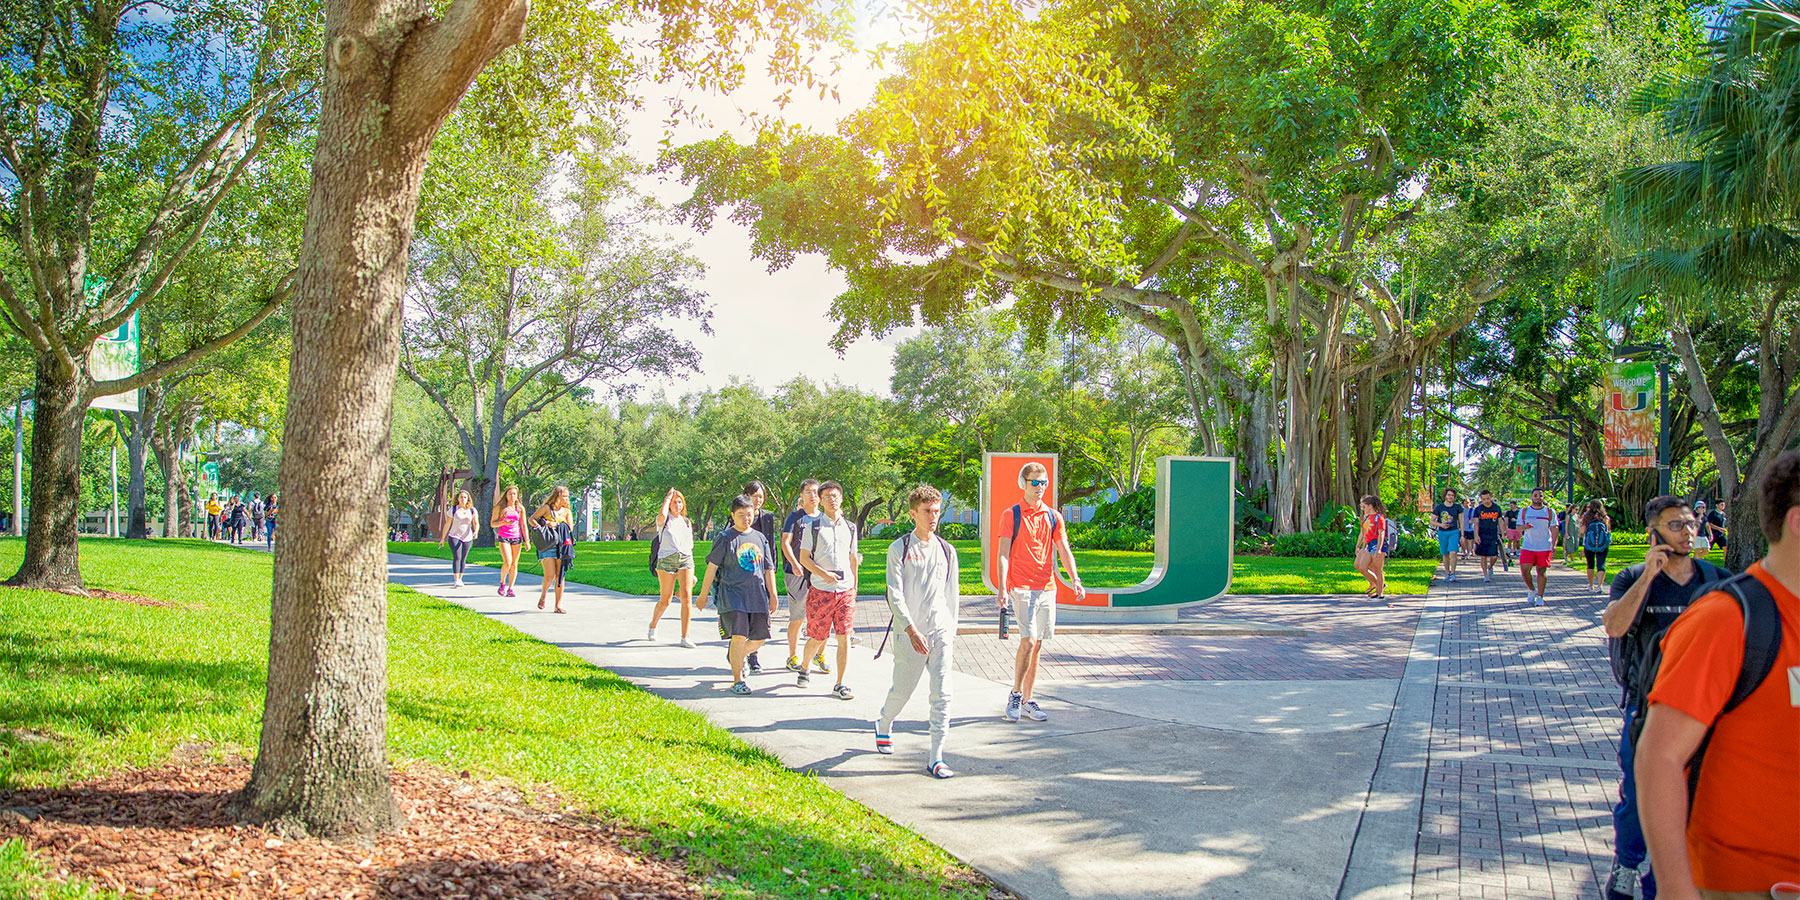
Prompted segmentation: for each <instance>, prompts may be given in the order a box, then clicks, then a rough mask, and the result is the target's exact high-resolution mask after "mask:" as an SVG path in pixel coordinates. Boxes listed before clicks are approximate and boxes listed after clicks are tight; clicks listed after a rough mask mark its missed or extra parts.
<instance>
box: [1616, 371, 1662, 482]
mask: <svg viewBox="0 0 1800 900" xmlns="http://www.w3.org/2000/svg"><path fill="white" fill-rule="evenodd" d="M1603 419H1604V424H1605V426H1606V429H1605V430H1606V467H1607V468H1609V469H1653V468H1655V467H1656V431H1657V424H1658V423H1657V420H1656V364H1655V363H1650V362H1622V363H1616V364H1614V365H1613V367H1612V370H1611V371H1610V372H1608V373H1607V384H1606V409H1605V410H1604V414H1603Z"/></svg>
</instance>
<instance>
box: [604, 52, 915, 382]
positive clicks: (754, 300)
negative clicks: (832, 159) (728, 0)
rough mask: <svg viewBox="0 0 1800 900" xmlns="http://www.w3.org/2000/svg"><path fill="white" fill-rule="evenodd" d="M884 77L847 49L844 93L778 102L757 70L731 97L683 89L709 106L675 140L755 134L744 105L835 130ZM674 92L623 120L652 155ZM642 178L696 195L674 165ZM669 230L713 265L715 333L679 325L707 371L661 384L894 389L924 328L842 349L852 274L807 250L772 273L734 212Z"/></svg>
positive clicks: (705, 285) (669, 191)
mask: <svg viewBox="0 0 1800 900" xmlns="http://www.w3.org/2000/svg"><path fill="white" fill-rule="evenodd" d="M900 37H901V33H900V32H899V30H898V26H895V25H893V24H885V25H881V26H878V27H874V26H871V25H870V24H869V23H868V21H867V19H866V18H865V21H864V22H863V24H862V25H861V26H860V29H859V34H858V37H857V39H858V41H859V43H862V44H863V45H864V46H868V45H870V44H872V43H874V42H875V41H878V40H897V39H899V38H900ZM881 76H882V72H881V71H880V70H875V69H872V68H870V67H869V66H868V65H867V63H866V61H865V60H864V58H863V57H862V56H861V55H848V56H846V57H845V58H844V60H843V69H842V71H841V72H840V73H839V74H838V75H837V76H836V80H835V86H836V87H837V90H838V95H839V98H840V99H839V100H833V99H831V98H830V97H826V98H824V99H820V98H818V97H816V96H812V97H808V96H803V95H804V92H803V91H796V92H795V99H794V101H793V102H791V103H790V104H789V105H788V107H787V108H786V109H785V110H777V108H776V106H775V104H774V102H773V98H774V97H775V96H776V94H777V93H778V91H777V90H776V89H775V88H774V86H773V85H772V84H770V83H769V82H768V81H766V80H761V79H754V78H753V79H751V81H750V82H749V83H747V84H746V85H745V86H744V87H743V88H742V89H740V90H737V91H734V92H733V93H732V94H731V95H730V96H718V95H696V94H694V93H692V92H688V93H685V94H684V95H683V96H684V100H685V101H686V103H687V105H688V106H690V107H693V108H697V109H699V110H700V111H701V112H702V113H703V115H704V117H705V119H706V123H707V124H706V126H700V125H684V126H681V127H679V128H677V129H676V130H675V131H674V132H673V133H672V135H671V143H672V144H673V145H674V146H680V145H683V144H687V143H691V142H694V141H698V140H703V139H707V138H711V137H713V136H715V135H717V134H718V133H720V132H721V131H725V132H729V133H730V134H731V135H732V136H733V137H735V138H736V139H738V140H739V141H748V140H750V139H751V138H752V137H753V136H754V132H753V130H752V129H750V128H749V127H746V126H745V125H743V124H742V123H743V117H744V114H745V113H746V112H752V111H753V112H757V113H761V114H764V115H771V114H777V113H779V114H780V115H781V116H782V117H783V118H785V119H786V120H788V121H790V122H793V123H796V124H799V125H802V126H804V127H806V128H809V129H811V130H814V131H820V132H828V131H834V130H835V129H836V125H837V122H838V120H839V119H840V118H842V117H843V116H845V115H847V114H849V113H850V112H852V111H854V110H855V109H856V108H857V107H859V106H861V105H862V104H863V103H865V102H867V100H868V99H869V98H870V97H871V96H872V95H873V94H874V91H875V87H876V84H877V82H878V80H879V79H880V77H881ZM669 96H670V94H668V93H666V92H665V93H660V94H658V93H652V94H651V95H650V96H649V97H648V98H647V99H646V101H645V103H644V104H643V107H642V108H641V109H639V110H637V111H635V112H634V113H633V114H631V115H630V116H629V117H628V118H627V120H626V121H627V134H628V135H629V139H628V145H629V146H630V147H631V149H632V151H633V153H634V154H635V155H637V157H638V158H639V159H641V160H644V161H646V162H649V161H653V160H654V159H655V158H656V156H657V151H658V146H657V145H658V143H659V142H660V141H661V140H662V138H663V134H664V130H665V128H666V126H665V124H664V121H663V120H664V118H665V117H666V115H667V111H668V108H669V107H668V97H669ZM643 187H644V189H645V190H646V191H647V192H649V193H650V194H652V195H653V196H656V197H658V198H660V199H662V200H663V201H665V202H668V203H676V202H680V201H681V200H684V199H686V198H687V197H688V196H689V191H688V190H687V189H686V187H685V186H684V185H682V184H681V183H680V181H679V180H677V179H675V178H674V177H673V176H672V175H671V174H667V173H665V174H661V175H653V176H650V177H649V179H648V180H647V181H646V183H645V184H644V185H643ZM669 231H670V234H671V235H672V236H674V237H676V238H677V239H679V240H682V241H685V242H687V243H688V244H689V245H690V247H691V250H692V252H693V253H694V255H695V256H696V257H697V258H699V259H700V261H701V262H703V263H704V264H705V266H706V274H705V276H704V278H703V279H702V281H701V282H700V287H701V288H702V289H703V290H705V291H706V292H707V294H708V295H709V296H710V298H711V300H712V304H713V318H712V332H713V333H712V334H710V335H708V334H703V333H701V331H700V330H699V328H698V327H696V326H693V325H692V324H689V323H683V327H682V328H680V329H678V332H679V333H681V334H682V336H683V337H686V338H687V339H689V340H690V341H692V342H693V344H694V346H695V348H697V349H698V350H699V351H700V356H701V369H702V371H701V372H700V373H698V374H696V375H693V376H690V377H689V378H687V379H686V380H684V381H681V382H676V383H670V384H665V385H663V387H664V389H665V390H667V392H668V393H669V394H670V395H671V396H679V395H681V394H683V393H686V392H689V391H699V390H706V389H710V388H717V387H721V386H724V385H726V384H729V383H730V382H731V381H732V379H734V378H735V379H740V380H746V381H755V382H756V383H757V384H758V385H760V386H762V387H765V388H769V387H774V386H775V385H778V384H782V383H784V382H786V381H789V380H791V379H793V378H794V377H796V376H799V375H805V376H807V377H809V378H811V379H813V380H815V381H832V380H837V381H841V382H843V383H844V384H846V385H851V386H855V387H859V388H862V389H865V390H868V391H872V392H875V393H878V394H881V395H884V396H885V395H886V394H887V393H888V382H889V379H890V378H891V377H892V375H893V354H894V347H895V345H897V344H898V343H899V342H900V341H903V340H905V339H906V338H908V337H910V336H912V335H914V334H917V333H918V331H919V329H917V328H909V329H904V330H901V331H897V332H894V333H893V334H890V335H888V336H887V337H886V338H884V339H882V340H879V341H877V340H875V339H873V338H868V337H864V338H861V339H859V340H857V341H856V343H854V344H852V345H850V346H849V347H847V348H846V349H845V351H844V354H843V355H842V356H841V357H840V356H839V355H838V354H837V353H836V352H835V351H834V350H832V349H831V346H830V340H831V336H832V335H833V334H834V333H836V331H837V323H836V322H835V321H833V320H832V318H831V301H832V298H834V297H836V296H837V295H838V294H839V293H841V292H842V291H843V290H844V287H845V283H844V278H843V275H842V273H840V272H836V271H833V270H832V269H830V268H829V267H828V266H826V265H825V260H824V257H822V256H819V255H816V254H811V255H806V256H801V257H799V258H798V259H796V260H795V261H794V263H793V264H792V265H790V266H788V267H786V268H784V269H781V270H779V271H775V272H771V271H769V266H768V263H767V262H766V261H763V260H759V259H755V258H753V257H752V256H751V254H750V232H749V230H748V229H746V228H744V227H743V226H741V225H738V224H736V223H733V222H731V221H728V220H727V219H726V217H725V216H724V215H721V216H719V217H717V218H715V219H714V225H713V227H712V228H711V230H709V231H706V232H699V231H696V230H694V229H692V228H689V227H686V226H673V227H671V228H670V229H669ZM651 387H652V389H654V388H655V387H656V386H655V385H652V386H651Z"/></svg>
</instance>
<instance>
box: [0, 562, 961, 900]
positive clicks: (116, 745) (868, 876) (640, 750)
mask: <svg viewBox="0 0 1800 900" xmlns="http://www.w3.org/2000/svg"><path fill="white" fill-rule="evenodd" d="M82 544H83V547H82V550H83V553H82V568H83V575H84V577H85V578H86V580H87V584H88V585H89V586H90V587H93V588H104V589H108V590H114V591H121V592H126V593H132V594H139V595H143V596H145V597H148V598H150V599H153V600H158V601H163V602H167V603H170V604H174V605H172V606H167V607H146V606H138V605H133V604H128V603H123V602H119V601H115V600H100V599H87V598H80V597H73V596H68V595H63V594H56V593H50V592H45V591H24V590H16V589H10V588H0V721H3V722H6V723H7V726H8V727H7V728H6V729H0V790H3V789H6V788H10V787H24V786H55V785H66V784H69V783H72V782H75V781H79V780H82V779H84V778H86V777H91V776H93V775H97V774H100V773H102V772H106V771H111V770H113V769H117V768H119V767H122V766H139V767H145V766H154V765H160V764H164V763H166V762H167V761H168V760H169V758H170V755H171V753H172V752H173V751H174V750H175V748H176V747H177V746H179V745H181V744H184V743H201V744H207V745H211V746H213V747H215V748H218V750H219V752H221V753H238V754H242V755H245V756H250V755H252V754H253V753H254V748H255V744H256V738H257V732H258V727H259V719H260V716H261V705H262V691H263V686H264V683H265V681H266V668H265V667H266V665H267V659H266V655H267V652H268V650H267V648H268V614H269V612H268V610H269V603H268V592H269V578H270V567H271V563H272V560H271V558H270V557H269V556H268V555H266V554H263V553H256V552H248V551H242V550H236V549H233V548H230V547H227V546H219V545H212V544H209V543H207V542H203V541H184V540H156V541H126V540H96V539H88V540H83V542H82ZM21 549H22V542H20V541H17V540H0V567H4V566H12V565H17V561H18V558H19V555H20V552H21ZM388 597H389V652H388V656H389V692H388V712H389V727H388V746H389V754H390V758H391V759H392V760H393V762H394V764H395V765H396V766H403V765H405V764H406V763H407V762H408V761H411V760H415V759H417V760H427V761H430V762H432V763H434V764H437V765H440V766H443V767H445V768H448V769H452V770H455V769H468V770H471V771H472V772H474V773H476V774H478V775H479V776H481V777H483V778H492V779H503V780H510V781H512V782H515V783H517V784H520V785H522V786H527V789H528V786H529V785H533V784H547V785H553V786H554V787H555V788H556V790H557V792H558V793H559V794H560V795H561V796H562V797H564V798H565V799H568V800H570V801H572V802H576V803H578V804H581V805H583V806H585V807H587V808H588V809H589V810H591V811H592V812H593V813H595V814H597V815H601V816H604V817H608V818H611V819H614V820H617V821H620V822H622V823H624V824H626V825H629V826H631V827H632V828H635V829H637V830H640V831H643V832H644V833H645V834H647V835H648V837H647V838H646V840H645V846H643V847H641V848H640V849H642V850H644V851H645V852H651V853H656V854H658V855H661V856H664V857H670V858H677V859H680V860H683V861H684V862H685V864H686V865H687V867H688V869H689V871H691V872H692V873H693V874H694V876H695V878H696V879H697V880H705V879H707V878H712V877H720V878H722V877H724V876H730V878H731V879H732V880H734V881H735V886H736V887H735V888H730V889H731V890H735V889H737V888H741V889H745V890H748V891H751V892H755V893H756V894H757V895H760V896H770V897H791V898H796V900H797V898H801V897H805V898H809V900H814V898H840V900H849V898H866V897H872V896H875V895H879V896H880V897H882V898H892V900H902V898H918V900H923V898H938V897H967V898H981V897H985V896H986V894H987V889H988V888H987V882H986V880H985V879H983V878H981V877H979V876H978V875H977V874H976V873H974V871H973V870H972V869H969V868H968V867H967V866H966V865H964V864H962V863H961V862H959V861H957V860H955V859H954V858H953V857H951V856H950V855H949V854H947V853H945V852H944V851H943V850H942V849H940V848H938V847H936V846H935V845H933V844H931V843H930V842H929V841H927V840H925V838H923V837H922V836H920V835H919V834H918V833H916V832H914V831H912V830H911V829H908V828H904V827H902V826H900V825H897V824H895V823H893V822H891V821H889V820H888V819H886V818H884V817H882V816H881V815H879V814H877V813H875V812H873V811H871V810H869V809H868V808H867V807H864V806H862V805H860V804H858V803H856V802H855V801H853V800H851V799H849V798H848V797H845V796H844V795H843V794H841V793H838V792H837V791H836V790H834V789H832V788H830V787H829V786H827V785H826V784H825V783H824V782H822V781H821V780H820V779H818V778H817V777H815V776H812V775H805V774H801V773H797V772H794V771H791V770H789V769H787V768H786V767H784V766H782V764H781V763H780V761H779V760H777V759H776V758H775V757H774V756H773V755H772V754H770V753H768V752H766V751H763V750H761V749H758V748H756V747H753V746H751V745H750V744H748V743H745V742H744V741H742V740H741V739H739V738H738V737H736V736H735V735H733V734H731V733H730V732H728V731H726V730H724V729H722V728H719V727H717V726H715V725H712V724H711V723H709V722H707V721H706V720H705V719H704V718H703V717H702V716H701V715H699V714H698V713H695V712H692V711H689V710H686V709H683V708H681V707H679V706H676V705H675V704H673V703H670V702H668V701H665V700H662V699H660V698H658V697H656V696H654V695H652V694H650V693H649V692H647V691H644V690H642V689H640V688H638V687H637V686H636V685H633V684H631V683H630V682H628V681H625V680H624V679H622V678H620V677H619V676H617V675H614V674H613V673H611V672H608V671H606V670H604V669H599V668H595V667H593V666H591V665H589V664H587V663H585V662H583V661H581V660H579V659H577V658H575V657H574V656H571V655H569V654H567V653H565V652H563V651H562V650H560V649H558V648H556V647H554V646H551V645H549V644H546V643H543V642H541V641H538V640H536V639H533V638H530V637H527V636H525V635H523V634H520V633H519V632H517V631H514V630H513V629H511V628H509V627H507V626H504V625H501V624H497V623H495V622H493V621H491V620H489V619H487V618H484V617H483V616H481V615H479V614H477V613H474V612H472V611H469V610H467V609H464V608H462V607H460V606H457V605H455V604H451V603H447V602H444V601H440V600H437V599H435V598H432V597H429V596H426V595H424V594H420V593H417V592H414V591H412V590H410V589H407V588H405V587H401V586H391V587H390V590H389V594H388ZM20 730H23V731H25V732H29V735H27V736H28V737H29V738H30V739H29V740H23V739H21V731H20ZM45 738H48V739H49V740H45ZM920 778H921V781H922V782H923V781H924V779H925V776H924V775H923V774H922V773H921V775H920ZM923 786H924V785H922V787H923ZM802 873H804V874H802ZM729 884H730V882H726V881H715V882H713V887H714V888H719V889H726V888H727V886H728V885H729ZM5 889H6V886H5V882H4V881H0V894H4V892H5ZM23 896H32V895H31V894H23Z"/></svg>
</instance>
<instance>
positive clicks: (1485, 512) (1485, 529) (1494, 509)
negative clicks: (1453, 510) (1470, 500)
mask: <svg viewBox="0 0 1800 900" xmlns="http://www.w3.org/2000/svg"><path fill="white" fill-rule="evenodd" d="M1503 516H1504V511H1503V510H1502V509H1500V507H1498V506H1476V507H1475V508H1474V509H1473V510H1472V511H1470V513H1469V518H1470V519H1471V520H1472V521H1473V522H1474V524H1475V538H1476V540H1479V541H1481V542H1483V543H1486V542H1488V541H1497V540H1500V519H1501V518H1502V517H1503Z"/></svg>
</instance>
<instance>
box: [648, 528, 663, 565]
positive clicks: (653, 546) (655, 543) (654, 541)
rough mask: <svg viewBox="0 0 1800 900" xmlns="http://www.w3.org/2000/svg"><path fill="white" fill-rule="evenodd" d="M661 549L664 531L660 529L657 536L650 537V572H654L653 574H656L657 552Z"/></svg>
mask: <svg viewBox="0 0 1800 900" xmlns="http://www.w3.org/2000/svg"><path fill="white" fill-rule="evenodd" d="M661 549H662V532H661V531H658V532H657V533H656V537H653V538H651V539H650V574H652V575H655V574H656V560H657V555H656V554H657V551H658V550H661Z"/></svg>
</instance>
